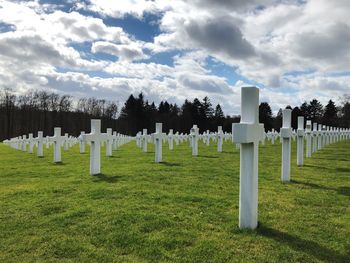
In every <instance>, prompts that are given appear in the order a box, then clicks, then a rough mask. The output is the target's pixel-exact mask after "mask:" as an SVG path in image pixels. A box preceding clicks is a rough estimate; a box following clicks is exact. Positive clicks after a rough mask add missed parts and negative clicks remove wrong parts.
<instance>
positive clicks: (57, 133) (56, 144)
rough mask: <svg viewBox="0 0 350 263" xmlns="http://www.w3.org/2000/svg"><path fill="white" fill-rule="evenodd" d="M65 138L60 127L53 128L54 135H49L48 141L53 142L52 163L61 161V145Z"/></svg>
mask: <svg viewBox="0 0 350 263" xmlns="http://www.w3.org/2000/svg"><path fill="white" fill-rule="evenodd" d="M64 140H65V137H64V136H62V135H61V128H59V127H56V128H54V135H53V136H52V137H50V141H51V142H53V161H54V163H59V162H61V145H62V142H63V141H64Z"/></svg>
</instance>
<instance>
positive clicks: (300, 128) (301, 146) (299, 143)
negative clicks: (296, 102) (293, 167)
mask: <svg viewBox="0 0 350 263" xmlns="http://www.w3.org/2000/svg"><path fill="white" fill-rule="evenodd" d="M297 136H298V141H297V151H298V155H297V165H298V166H302V165H303V164H304V117H303V116H299V117H298V130H297Z"/></svg>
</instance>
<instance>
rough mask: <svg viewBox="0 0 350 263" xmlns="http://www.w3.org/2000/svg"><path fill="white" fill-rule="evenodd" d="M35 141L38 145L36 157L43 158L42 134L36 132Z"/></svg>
mask: <svg viewBox="0 0 350 263" xmlns="http://www.w3.org/2000/svg"><path fill="white" fill-rule="evenodd" d="M35 141H36V142H37V143H38V152H37V155H38V157H43V156H44V154H43V143H44V137H43V132H42V131H38V137H36V138H35Z"/></svg>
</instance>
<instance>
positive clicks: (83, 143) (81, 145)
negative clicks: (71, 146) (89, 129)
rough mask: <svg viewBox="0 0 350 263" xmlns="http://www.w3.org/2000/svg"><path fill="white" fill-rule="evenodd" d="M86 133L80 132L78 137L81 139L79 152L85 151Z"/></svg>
mask: <svg viewBox="0 0 350 263" xmlns="http://www.w3.org/2000/svg"><path fill="white" fill-rule="evenodd" d="M84 134H85V132H84V131H81V132H80V136H79V137H78V140H79V152H80V153H85V142H84V141H83V135H84Z"/></svg>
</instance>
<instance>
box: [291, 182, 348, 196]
mask: <svg viewBox="0 0 350 263" xmlns="http://www.w3.org/2000/svg"><path fill="white" fill-rule="evenodd" d="M290 182H291V183H293V184H299V185H305V186H307V187H310V188H315V189H321V190H331V191H336V192H337V193H338V194H341V195H345V196H350V187H347V186H342V187H338V188H333V187H328V186H323V185H318V184H314V183H309V182H301V181H296V180H291V181H290Z"/></svg>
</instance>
